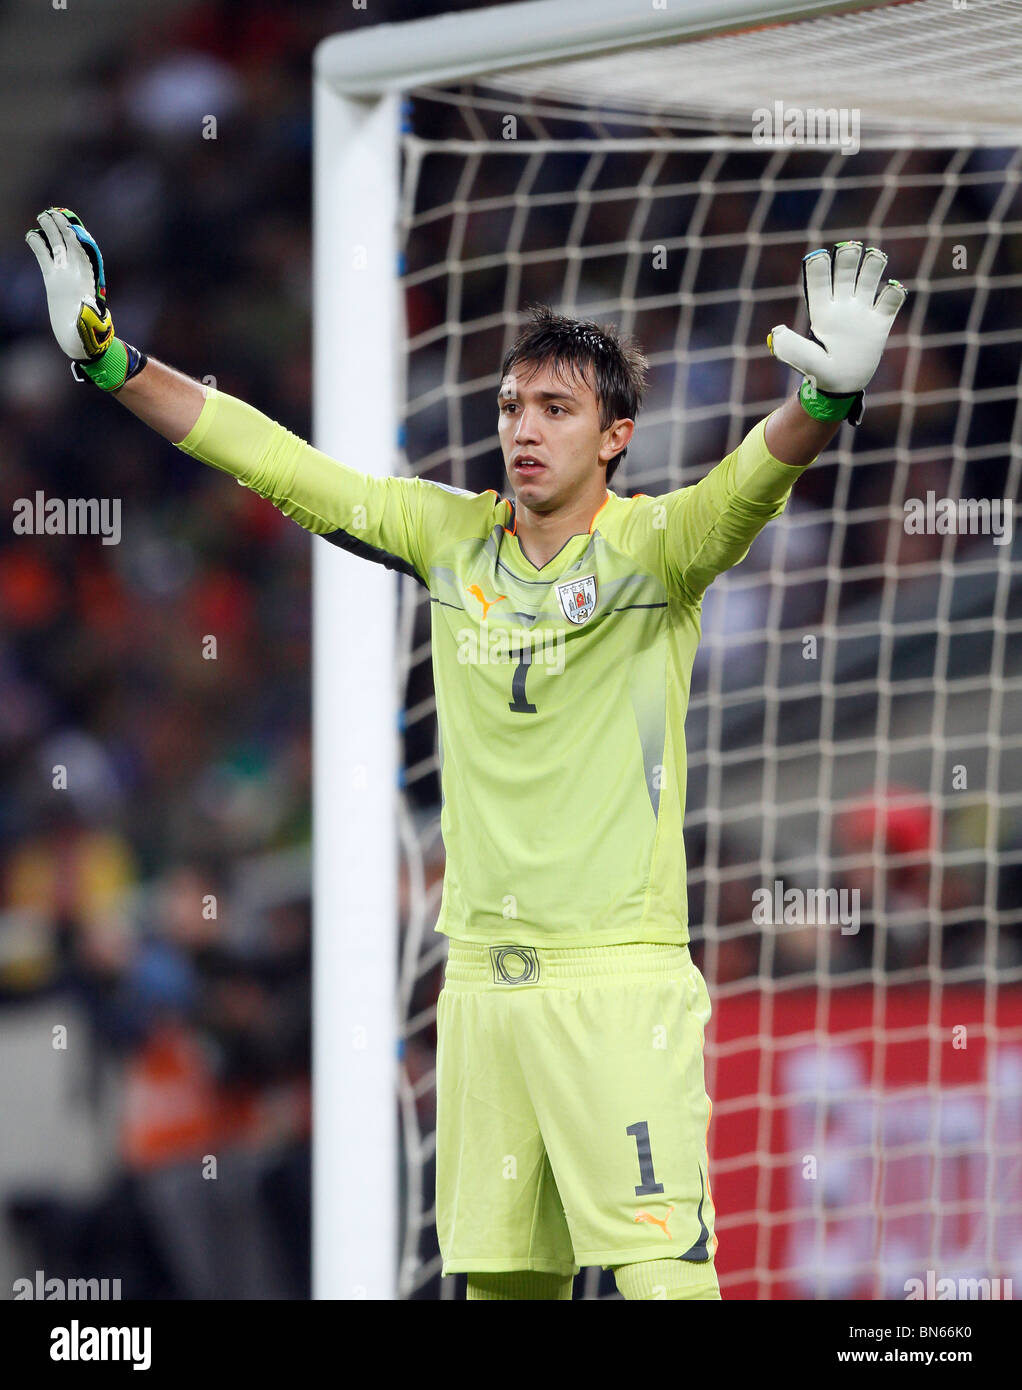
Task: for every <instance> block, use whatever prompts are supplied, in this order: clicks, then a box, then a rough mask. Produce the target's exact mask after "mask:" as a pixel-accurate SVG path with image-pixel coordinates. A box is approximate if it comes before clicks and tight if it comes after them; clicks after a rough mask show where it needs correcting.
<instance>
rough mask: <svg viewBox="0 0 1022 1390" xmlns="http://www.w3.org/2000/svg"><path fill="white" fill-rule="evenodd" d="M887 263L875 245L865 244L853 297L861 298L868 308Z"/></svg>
mask: <svg viewBox="0 0 1022 1390" xmlns="http://www.w3.org/2000/svg"><path fill="white" fill-rule="evenodd" d="M886 265H887V256H886V255H885V254H884V252H883V251H881V250H880V249H879V248H878V247H876V246H867V247H866V250H865V252H864V254H863V257H862V265H861V266H860V267H859V278H858V280H856V282H855V297H856V299H861V300H863V301H864V302H865V303H866V304H867V305H869V307H870V308H872V307H873V300H874V298H875V297H876V292H877V285H879V284H880V277H881V275H883V273H884V268H885V266H886Z"/></svg>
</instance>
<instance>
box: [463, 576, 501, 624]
mask: <svg viewBox="0 0 1022 1390" xmlns="http://www.w3.org/2000/svg"><path fill="white" fill-rule="evenodd" d="M467 592H468V593H470V594H471V595H472V597H473V598H477V599H478V600H479V602H480V603H481V604H482V605H483V622H484V623H485V621H486V615H487V613H488V612H489V611H490V609H491V608H492V607H493V605H494V604H495V603H499V602H500V601H501V599H502V598H507V595H506V594H498V595H497V597H496V598H495V599H490V600H487V598H486V595H485V594H484V593H483V591H482V589H480V587H479V585H478V584H470V585H469V586H468V590H467Z"/></svg>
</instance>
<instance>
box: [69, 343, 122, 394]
mask: <svg viewBox="0 0 1022 1390" xmlns="http://www.w3.org/2000/svg"><path fill="white" fill-rule="evenodd" d="M78 365H79V366H80V367H81V369H82V371H83V372H84V373H85V375H86V376H87V377H88V378H89V380H90V381H94V382H95V383H96V385H97V386H99V387H100V388H101V389H102V390H104V391H116V390H117V388H118V387H119V386H123V385H124V383H125V381H126V380H127V379H128V350H127V348H126V347H125V346H124V344H123V343H122V342H121V340H120V338H115V339H114V340H113V342H112V343H111V344H110V346H109V347H108V348H107V350H106V352H104V353H103V356H102V357H99V358H97V359H96V361H95V362H79V364H78Z"/></svg>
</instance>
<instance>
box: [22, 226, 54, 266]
mask: <svg viewBox="0 0 1022 1390" xmlns="http://www.w3.org/2000/svg"><path fill="white" fill-rule="evenodd" d="M25 240H26V241H27V242H28V244H29V248H30V250H31V252H32V255H33V256H35V258H36V260H37V261H38V262H39V269H40V270H41V271H42V272H43V275H44V276H46V275H49V273H50V271H51V270H52V269H53V255H52V254H51V252H50V245H49V242H48V241H47V240H46V238H45V237H44V236H43V234H42V232H37V231H35V230H33V231H31V232H26V233H25Z"/></svg>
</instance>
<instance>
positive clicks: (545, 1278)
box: [465, 1269, 574, 1300]
mask: <svg viewBox="0 0 1022 1390" xmlns="http://www.w3.org/2000/svg"><path fill="white" fill-rule="evenodd" d="M573 1282H574V1281H573V1279H572V1277H571V1275H570V1274H546V1273H541V1272H540V1271H539V1270H535V1269H516V1270H512V1271H511V1272H510V1273H507V1274H470V1275H469V1276H468V1292H467V1293H466V1295H465V1297H466V1298H519V1299H521V1298H529V1299H546V1300H550V1299H564V1298H571V1286H572V1284H573Z"/></svg>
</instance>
